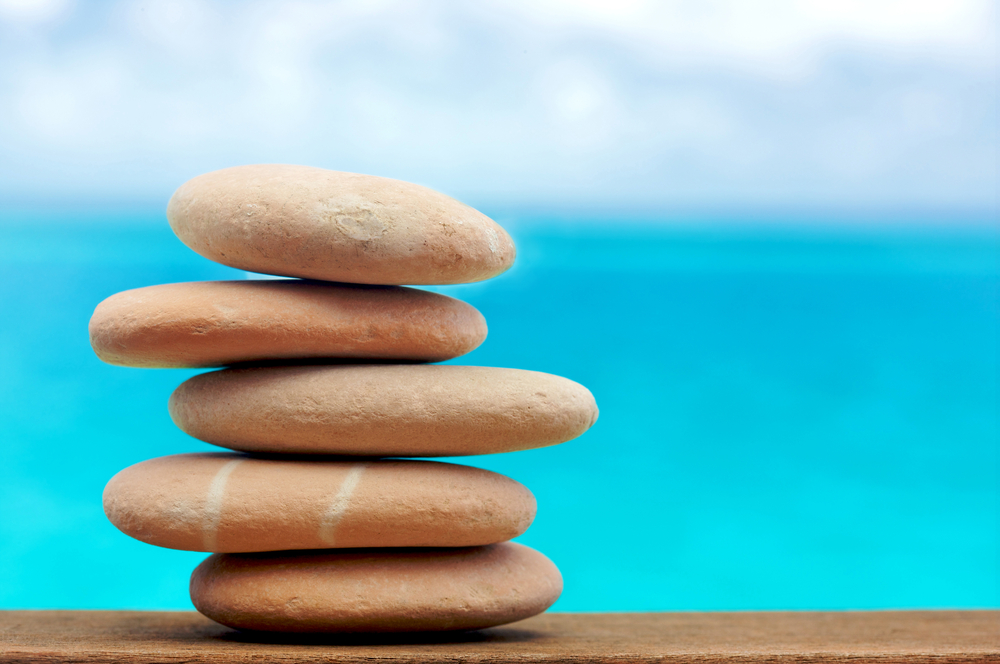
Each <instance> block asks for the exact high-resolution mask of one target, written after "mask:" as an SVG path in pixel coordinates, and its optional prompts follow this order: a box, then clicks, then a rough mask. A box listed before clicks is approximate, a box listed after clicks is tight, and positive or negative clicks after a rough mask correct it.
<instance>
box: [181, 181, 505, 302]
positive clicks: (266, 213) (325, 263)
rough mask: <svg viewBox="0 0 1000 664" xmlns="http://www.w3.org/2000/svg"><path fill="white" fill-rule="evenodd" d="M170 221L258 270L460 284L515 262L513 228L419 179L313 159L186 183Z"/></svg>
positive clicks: (195, 242) (219, 257)
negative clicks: (317, 164)
mask: <svg viewBox="0 0 1000 664" xmlns="http://www.w3.org/2000/svg"><path fill="white" fill-rule="evenodd" d="M167 219H168V220H169V221H170V225H171V227H172V228H173V229H174V232H175V233H176V234H177V236H178V237H179V238H180V239H181V240H182V241H183V242H184V243H185V244H186V245H188V246H189V247H191V248H192V249H194V250H195V251H197V252H198V253H199V254H201V255H202V256H205V257H206V258H209V259H211V260H213V261H217V262H219V263H223V264H225V265H230V266H232V267H235V268H239V269H242V270H249V271H251V272H262V273H265V274H275V275H283V276H289V277H303V278H308V279H322V280H326V281H342V282H349V283H361V284H455V283H464V282H472V281H481V280H483V279H489V278H490V277H495V276H496V275H498V274H500V273H501V272H503V271H504V270H506V269H508V268H509V267H510V266H511V265H512V264H513V262H514V255H515V250H514V243H513V241H512V240H511V239H510V236H509V235H507V233H506V232H505V231H504V230H503V228H501V227H500V226H499V225H497V224H496V223H495V222H494V221H492V220H491V219H490V218H489V217H487V216H485V215H483V214H482V213H480V212H477V211H476V210H474V209H472V208H470V207H469V206H467V205H463V204H462V203H459V202H458V201H456V200H454V199H452V198H449V197H448V196H445V195H444V194H440V193H438V192H436V191H432V190H431V189H427V188H426V187H421V186H420V185H416V184H410V183H408V182H401V181H399V180H390V179H388V178H382V177H375V176H371V175H359V174H356V173H342V172H338V171H328V170H324V169H321V168H311V167H308V166H290V165H281V164H263V165H253V166H237V167H234V168H226V169H223V170H220V171H214V172H212V173H206V174H205V175H200V176H198V177H196V178H194V179H192V180H189V181H188V182H186V183H184V184H183V185H181V187H180V188H179V189H178V190H177V191H176V192H175V193H174V195H173V197H172V198H171V199H170V203H169V204H168V206H167Z"/></svg>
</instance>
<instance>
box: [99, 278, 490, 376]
mask: <svg viewBox="0 0 1000 664" xmlns="http://www.w3.org/2000/svg"><path fill="white" fill-rule="evenodd" d="M485 338H486V321H485V319H484V318H483V316H482V315H481V314H480V313H479V312H478V311H476V309H475V308H473V307H472V306H470V305H468V304H466V303H464V302H461V301H459V300H456V299H454V298H450V297H447V296H445V295H439V294H437V293H430V292H427V291H422V290H417V289H415V288H400V287H398V286H357V285H347V284H331V283H325V282H316V281H298V280H295V281H273V280H272V281H263V280H262V281H204V282H194V283H181V284H164V285H161V286H149V287H147V288H138V289H135V290H129V291H124V292H122V293H118V294H116V295H112V296H111V297H109V298H108V299H106V300H104V301H103V302H101V303H100V304H99V305H97V309H96V310H95V311H94V315H93V317H92V318H91V319H90V343H91V345H92V346H93V348H94V351H95V352H96V353H97V356H98V357H100V358H101V359H102V360H104V361H105V362H108V363H110V364H119V365H125V366H133V367H219V366H226V365H230V364H236V363H239V362H254V361H261V360H289V359H295V360H299V359H315V358H344V359H355V360H356V359H387V360H396V361H399V360H416V361H428V362H438V361H441V360H447V359H450V358H453V357H458V356H459V355H463V354H465V353H468V352H469V351H471V350H473V349H474V348H476V347H477V346H478V345H479V344H481V343H482V342H483V339H485Z"/></svg>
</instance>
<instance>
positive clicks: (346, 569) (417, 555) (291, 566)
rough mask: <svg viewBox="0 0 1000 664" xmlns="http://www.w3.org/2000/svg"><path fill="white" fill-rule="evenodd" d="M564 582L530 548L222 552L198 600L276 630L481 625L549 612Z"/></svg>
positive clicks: (202, 607) (211, 612) (227, 616)
mask: <svg viewBox="0 0 1000 664" xmlns="http://www.w3.org/2000/svg"><path fill="white" fill-rule="evenodd" d="M561 592H562V577H561V576H560V574H559V570H558V569H556V567H555V565H553V564H552V562H551V561H550V560H549V559H548V558H546V557H545V556H543V555H542V554H540V553H538V552H537V551H535V550H533V549H529V548H528V547H526V546H521V545H519V544H514V543H513V542H505V543H503V544H493V545H490V546H485V547H476V548H468V549H430V550H426V549H424V550H419V549H416V550H414V549H395V550H394V549H376V550H371V549H368V550H362V551H357V552H334V553H325V552H324V553H317V552H309V553H298V554H287V553H265V554H215V555H213V556H210V557H209V558H208V559H207V560H205V562H203V563H202V564H201V565H199V566H198V568H197V569H195V571H194V573H193V574H192V575H191V600H192V601H193V602H194V605H195V608H197V609H198V610H199V611H201V612H202V613H203V614H205V615H206V616H208V617H209V618H211V619H212V620H215V621H217V622H220V623H222V624H223V625H228V626H230V627H235V628H238V629H248V630H259V631H274V632H412V631H442V630H459V629H480V628H484V627H492V626H494V625H503V624H505V623H509V622H513V621H515V620H521V619H523V618H528V617H530V616H533V615H535V614H538V613H541V612H542V611H544V610H545V609H547V608H548V607H549V606H551V605H552V603H553V602H555V601H556V599H558V597H559V594H560V593H561Z"/></svg>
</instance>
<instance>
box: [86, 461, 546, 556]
mask: <svg viewBox="0 0 1000 664" xmlns="http://www.w3.org/2000/svg"><path fill="white" fill-rule="evenodd" d="M104 511H105V513H106V514H107V515H108V518H109V519H110V520H111V522H112V523H113V524H115V526H117V527H118V529H119V530H121V531H122V532H124V533H125V534H126V535H130V536H131V537H134V538H136V539H138V540H142V541H143V542H146V543H148V544H153V545H155V546H162V547H167V548H171V549H184V550H187V551H213V552H252V551H278V550H285V549H325V548H357V547H373V546H380V547H390V546H391V547H415V546H420V547H426V546H435V547H439V546H478V545H483V544H493V543H495V542H503V541H506V540H509V539H511V538H513V537H517V536H518V535H520V534H521V533H523V532H524V531H525V530H527V528H528V526H529V525H531V521H532V519H534V517H535V498H534V496H532V495H531V492H530V491H528V489H527V488H525V487H524V486H522V485H521V484H519V483H517V482H515V481H514V480H512V479H510V478H508V477H504V476H503V475H499V474H497V473H493V472H490V471H488V470H481V469H479V468H470V467H468V466H458V465H455V464H451V463H439V462H435V461H376V460H366V461H364V462H353V461H331V460H309V461H301V460H287V459H280V460H277V459H258V458H253V457H249V456H246V455H242V454H231V453H215V454H212V453H208V454H180V455H176V456H167V457H161V458H159V459H151V460H149V461H143V462H142V463H139V464H136V465H134V466H132V467H130V468H126V469H125V470H123V471H121V472H120V473H118V474H117V475H115V476H114V478H112V480H111V481H110V482H108V485H107V487H106V488H105V489H104Z"/></svg>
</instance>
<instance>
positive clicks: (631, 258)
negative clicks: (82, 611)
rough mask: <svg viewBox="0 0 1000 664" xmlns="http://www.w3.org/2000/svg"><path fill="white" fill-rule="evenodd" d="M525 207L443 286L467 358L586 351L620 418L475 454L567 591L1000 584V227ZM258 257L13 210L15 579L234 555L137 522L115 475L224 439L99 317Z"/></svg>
mask: <svg viewBox="0 0 1000 664" xmlns="http://www.w3.org/2000/svg"><path fill="white" fill-rule="evenodd" d="M499 220H500V221H501V222H502V223H504V225H505V226H507V227H508V228H509V229H510V230H511V232H512V235H513V236H514V238H515V240H516V242H517V244H518V248H519V258H518V262H517V265H516V266H515V268H514V269H513V270H511V271H510V272H509V273H507V274H506V275H504V276H502V277H501V278H498V279H495V280H492V281H489V282H486V283H482V284H473V285H467V286H459V287H449V288H441V289H438V290H441V291H443V292H446V293H449V294H452V295H454V296H456V297H459V298H461V299H464V300H466V301H468V302H470V303H472V304H473V305H475V306H476V307H478V308H479V309H480V311H482V312H483V314H484V315H485V316H486V319H487V321H488V323H489V326H490V334H489V338H488V339H487V341H486V343H485V344H484V345H483V346H482V347H480V348H479V349H478V350H476V351H475V352H473V353H472V354H470V355H468V356H466V357H465V358H462V359H461V360H459V362H464V363H469V364H479V365H492V366H508V367H520V368H525V369H534V370H540V371H547V372H551V373H555V374H560V375H563V376H567V377H569V378H572V379H573V380H576V381H578V382H580V383H582V384H584V385H586V386H588V387H589V388H590V389H591V391H592V392H593V393H594V395H595V396H596V398H597V401H598V404H599V406H600V408H601V417H600V420H599V421H598V423H597V425H596V426H595V427H594V428H593V429H592V430H591V431H590V432H588V433H587V434H586V435H585V436H583V437H582V438H580V439H578V440H575V441H572V442H569V443H566V444H564V445H560V446H556V447H553V448H548V449H543V450H536V451H529V452H518V453H513V454H507V455H498V456H492V457H473V458H466V459H460V460H458V461H460V462H462V463H469V464H474V465H478V466H483V467H486V468H490V469H493V470H496V471H499V472H502V473H505V474H507V475H510V476H511V477H514V478H515V479H517V480H519V481H521V482H522V483H524V484H525V485H527V486H528V487H529V488H530V489H531V490H532V491H533V492H534V493H535V495H536V496H537V498H538V502H539V513H538V518H537V520H536V521H535V523H534V525H533V526H532V528H531V529H530V530H529V531H528V533H527V534H526V535H524V536H523V537H522V538H521V541H522V542H523V543H525V544H528V545H529V546H533V547H535V548H537V549H539V550H541V551H543V552H544V553H545V554H547V555H548V556H549V557H550V558H552V560H553V561H554V562H555V563H556V564H557V565H558V566H559V567H560V568H561V569H562V572H563V575H564V578H565V584H566V589H565V592H564V595H563V597H562V599H561V600H560V601H559V602H558V604H557V605H556V607H555V609H556V610H562V611H652V610H744V609H746V610H754V609H846V608H888V607H998V606H1000V557H998V556H1000V479H998V476H1000V454H998V446H1000V442H998V441H1000V427H998V390H997V378H998V373H1000V372H998V369H1000V365H998V356H997V351H998V346H997V344H998V292H1000V291H998V286H1000V269H998V256H1000V244H998V240H997V235H996V233H995V229H994V230H991V229H990V228H989V227H988V226H985V225H980V226H965V225H963V226H956V225H952V226H949V225H948V224H944V223H942V224H938V225H936V226H935V225H916V224H910V225H907V224H897V225H892V226H884V227H881V228H880V227H872V226H865V225H859V224H853V225H851V224H849V225H841V226H837V225H835V224H834V225H811V226H808V227H807V226H802V225H799V226H795V225H792V224H786V225H780V224H771V225H768V224H760V223H756V224H750V223H722V222H712V223H701V224H695V223H690V224H685V225H679V226H678V225H675V224H669V223H656V222H655V221H645V222H628V221H622V220H594V219H591V220H567V219H563V220H558V219H552V218H541V217H531V216H520V217H518V216H515V215H510V218H505V217H504V216H503V215H500V216H499ZM244 276H245V275H244V274H243V273H241V272H238V271H235V270H231V269H229V268H225V267H222V266H218V265H214V264H212V263H210V262H209V261H207V260H205V259H203V258H201V257H199V256H198V255H196V254H194V253H193V252H191V251H189V250H187V249H186V248H185V247H184V246H183V245H182V244H181V243H180V242H179V241H178V240H176V238H174V236H173V235H172V233H171V232H170V230H169V228H168V226H167V225H166V222H165V220H164V219H163V217H162V214H161V213H155V214H145V213H143V214H132V213H129V214H125V213H116V214H97V213H94V214H88V215H75V216H73V217H70V216H69V215H65V214H46V215H40V214H20V213H5V216H3V217H2V218H0V311H2V312H3V324H2V325H0V427H2V428H0V431H2V433H0V439H2V443H0V608H15V607H20V608H143V609H153V608H169V609H186V608H190V603H189V600H188V596H187V583H188V575H189V573H190V571H191V569H192V568H193V567H194V566H195V565H196V564H197V563H198V562H199V561H200V560H201V559H202V557H203V556H204V554H198V553H187V552H178V551H169V550H162V549H157V548H154V547H152V546H148V545H145V544H142V543H139V542H136V541H133V540H131V539H129V538H128V537H126V536H125V535H122V534H121V533H119V532H118V531H117V530H116V529H115V528H114V527H113V526H111V525H110V524H109V523H108V522H107V521H106V519H105V518H104V515H103V512H102V510H101V491H102V489H103V487H104V484H105V482H106V481H107V480H108V479H109V478H110V477H111V476H112V475H113V474H114V473H115V472H117V471H118V470H120V469H121V468H124V467H125V466H128V465H130V464H133V463H136V462H138V461H141V460H143V459H147V458H150V457H154V456H159V455H165V454H172V453H179V452H185V451H194V450H205V449H209V448H210V446H208V445H205V444H202V443H199V442H197V441H195V440H193V439H191V438H189V437H187V436H186V435H185V434H183V433H181V432H180V431H179V430H178V429H176V428H175V427H174V426H173V424H172V423H171V421H170V419H169V417H168V415H167V409H166V402H167V397H168V396H169V394H170V392H171V391H172V390H173V388H174V387H175V386H176V385H178V384H179V383H180V382H181V381H183V380H184V379H185V378H187V377H188V376H190V375H192V373H193V372H189V371H171V370H139V369H124V368H119V367H111V366H105V365H103V364H101V362H99V361H98V360H97V358H96V357H95V356H94V355H93V353H92V352H91V350H90V347H89V343H88V339H87V321H88V319H89V317H90V314H91V312H92V310H93V308H94V306H95V305H96V304H97V303H98V302H100V301H101V300H102V299H104V298H105V297H107V296H109V295H111V294H112V293H115V292H117V291H120V290H124V289H127V288H136V287H140V286H145V285H150V284H158V283H165V282H176V281H192V280H204V279H233V278H237V279H239V278H244Z"/></svg>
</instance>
